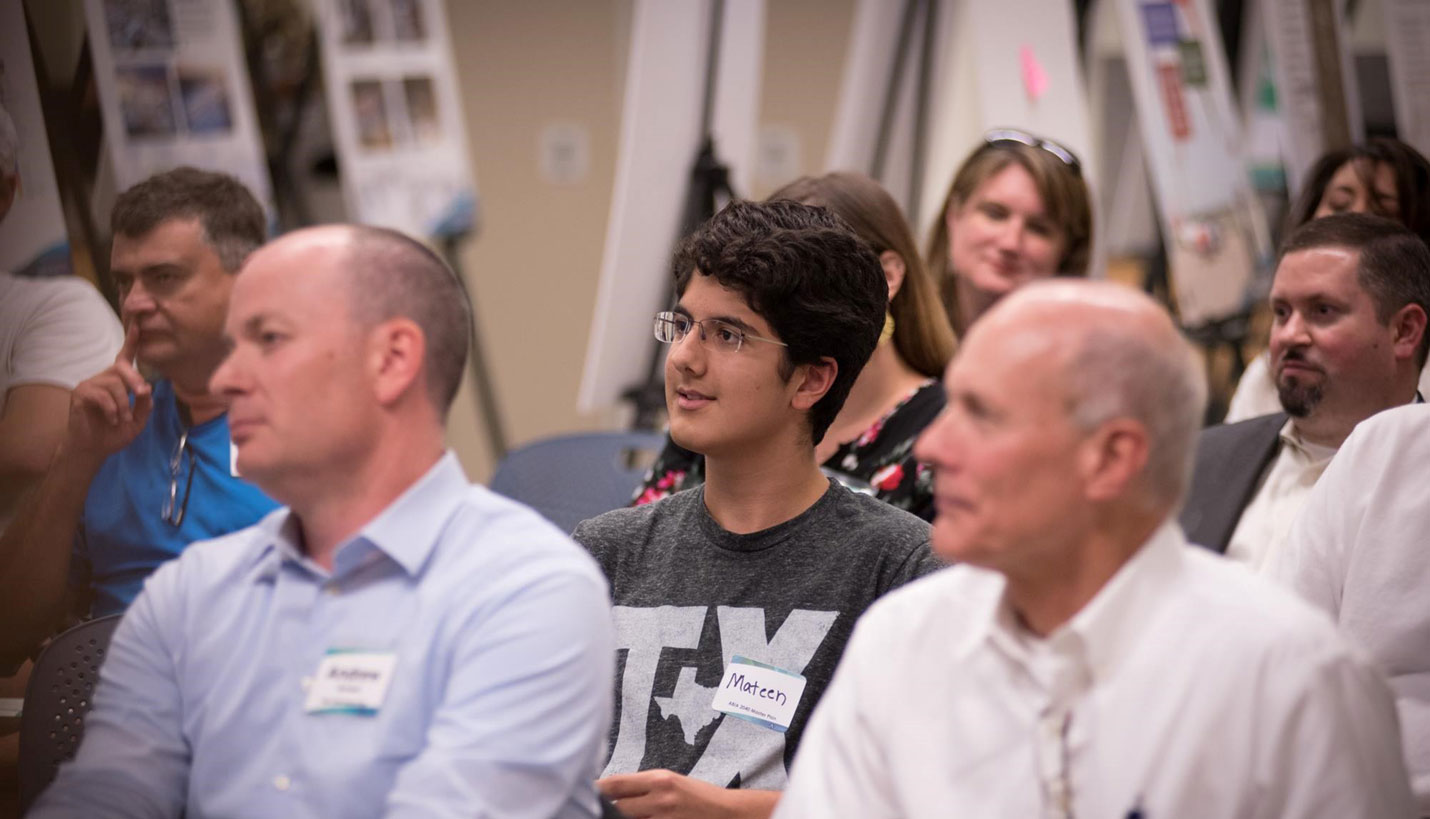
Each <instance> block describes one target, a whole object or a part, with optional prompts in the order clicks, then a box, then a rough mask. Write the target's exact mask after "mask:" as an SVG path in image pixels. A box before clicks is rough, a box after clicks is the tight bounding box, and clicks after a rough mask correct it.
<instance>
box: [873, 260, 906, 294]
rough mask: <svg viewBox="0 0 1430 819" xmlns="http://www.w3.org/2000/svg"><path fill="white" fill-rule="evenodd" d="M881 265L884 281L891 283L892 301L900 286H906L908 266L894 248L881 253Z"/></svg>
mask: <svg viewBox="0 0 1430 819" xmlns="http://www.w3.org/2000/svg"><path fill="white" fill-rule="evenodd" d="M879 266H880V267H882V268H884V281H885V282H886V283H888V285H889V301H890V302H892V301H893V300H894V296H895V295H896V294H897V293H898V292H899V288H900V287H903V286H904V276H906V275H908V272H909V269H908V266H907V265H905V264H904V257H903V256H900V255H899V254H897V253H895V252H894V251H892V250H886V251H884V252H883V253H880V254H879Z"/></svg>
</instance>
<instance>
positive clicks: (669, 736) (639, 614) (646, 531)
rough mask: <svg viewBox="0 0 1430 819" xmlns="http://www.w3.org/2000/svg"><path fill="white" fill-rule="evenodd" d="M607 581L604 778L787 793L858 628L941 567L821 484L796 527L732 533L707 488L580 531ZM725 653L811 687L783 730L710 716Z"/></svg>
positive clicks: (892, 520) (894, 529)
mask: <svg viewBox="0 0 1430 819" xmlns="http://www.w3.org/2000/svg"><path fill="white" fill-rule="evenodd" d="M572 537H574V538H575V539H576V541H577V542H578V543H580V544H582V545H584V546H585V547H586V548H587V549H590V550H591V553H592V554H593V555H595V557H596V560H597V561H599V562H600V564H601V568H602V569H604V570H605V572H606V577H607V578H609V579H610V581H611V596H612V598H613V599H614V603H615V610H614V614H615V620H616V647H617V649H618V653H617V660H616V663H617V664H616V714H615V720H614V722H613V724H612V727H611V743H612V754H611V759H610V762H609V763H608V764H607V766H606V770H605V772H604V773H603V774H602V775H603V776H605V775H609V774H614V773H630V772H632V771H638V770H647V769H651V768H668V769H670V770H672V771H675V772H676V773H681V774H686V775H689V776H692V777H695V778H696V779H701V780H703V781H706V782H710V783H713V784H716V785H720V786H722V787H744V788H767V789H773V790H780V789H783V787H784V784H785V779H786V770H787V769H788V766H789V763H790V761H791V760H792V759H793V757H794V751H795V748H796V747H797V746H798V745H799V738H800V734H801V733H802V732H803V730H804V725H805V723H806V722H807V721H808V719H809V715H810V713H811V711H812V710H813V709H814V705H815V703H816V702H817V701H818V700H819V698H820V696H821V695H822V694H823V693H824V688H825V686H827V685H828V684H829V679H830V677H831V676H832V675H833V673H834V667H835V665H837V664H838V662H839V657H840V655H841V654H842V653H843V651H844V644H845V643H846V642H847V641H848V640H849V635H850V633H851V631H852V630H853V627H854V621H855V620H856V619H858V617H859V615H860V614H862V613H863V612H864V610H865V609H866V608H868V607H869V604H871V603H873V602H874V600H875V599H877V598H878V597H879V596H880V595H882V594H884V593H885V592H887V591H889V590H890V589H893V588H896V587H898V586H900V585H903V584H904V583H907V582H909V581H910V580H913V579H915V578H917V577H920V576H922V575H924V574H927V573H928V572H931V571H933V570H935V569H937V568H939V567H940V566H941V565H942V564H940V563H939V562H938V561H937V560H936V559H935V558H934V557H933V555H932V554H931V553H930V552H929V545H928V543H929V525H928V524H927V523H925V522H924V521H922V520H920V519H919V518H917V517H915V516H913V515H911V514H909V513H908V512H904V511H902V510H900V509H895V508H893V507H892V506H888V505H887V504H884V503H882V502H880V501H877V500H874V499H873V498H870V497H866V496H864V495H859V494H856V493H853V492H851V491H849V490H847V489H845V488H843V487H842V486H840V485H839V484H837V483H834V482H832V481H831V483H830V487H829V490H828V491H826V492H825V493H824V495H823V496H822V497H820V499H819V500H818V501H816V502H815V504H814V505H813V506H811V507H810V508H809V509H807V510H805V511H804V512H803V513H801V514H800V515H799V516H797V517H795V518H793V519H791V520H788V521H785V522H784V523H781V524H779V525H778V526H773V527H771V528H769V529H765V530H764V531H761V532H755V533H752V534H747V535H737V534H733V533H731V532H728V531H726V530H725V529H723V528H721V527H720V525H719V524H718V523H716V522H715V519H714V518H712V517H710V513H709V512H708V511H707V510H706V508H705V495H704V487H697V488H694V489H689V490H686V491H684V492H679V493H677V494H675V495H672V496H670V497H668V498H666V499H664V500H662V501H659V502H656V503H653V504H648V505H646V506H639V507H636V508H634V509H617V510H615V511H614V512H608V513H606V514H604V515H601V516H600V517H597V518H592V519H591V520H588V521H585V522H584V523H582V524H580V525H579V526H577V527H576V531H575V532H573V533H572ZM735 655H741V656H744V657H747V658H749V659H752V660H756V661H759V662H762V663H769V664H770V665H774V666H777V667H778V668H781V669H784V670H786V671H791V672H794V673H796V674H802V675H804V677H805V678H806V679H807V680H808V682H807V684H806V686H805V689H804V694H803V696H802V697H801V698H800V702H799V705H798V707H797V708H796V710H795V714H794V718H793V721H792V722H791V724H790V728H789V731H788V732H787V733H783V734H782V733H779V732H778V731H775V730H773V729H770V728H766V727H763V726H760V725H757V724H755V723H753V722H749V721H746V720H744V719H740V718H738V717H732V716H728V715H725V714H722V713H720V712H717V711H715V710H713V709H712V708H711V703H712V701H713V700H714V697H715V693H716V689H717V688H718V686H719V685H720V681H721V679H722V678H723V676H724V671H725V664H726V662H728V661H729V659H730V658H731V657H733V656H735Z"/></svg>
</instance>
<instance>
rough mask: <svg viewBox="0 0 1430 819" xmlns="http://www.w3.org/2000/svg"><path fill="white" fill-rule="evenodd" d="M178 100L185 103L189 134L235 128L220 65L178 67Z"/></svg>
mask: <svg viewBox="0 0 1430 819" xmlns="http://www.w3.org/2000/svg"><path fill="white" fill-rule="evenodd" d="M178 70H179V97H180V98H181V99H182V100H183V103H184V122H185V123H186V124H187V125H188V130H189V132H190V133H194V134H214V133H227V132H228V131H230V130H232V129H233V114H232V109H231V108H230V106H229V101H228V89H227V87H225V85H224V73H223V69H222V68H219V67H218V66H192V65H181V66H179V69H178Z"/></svg>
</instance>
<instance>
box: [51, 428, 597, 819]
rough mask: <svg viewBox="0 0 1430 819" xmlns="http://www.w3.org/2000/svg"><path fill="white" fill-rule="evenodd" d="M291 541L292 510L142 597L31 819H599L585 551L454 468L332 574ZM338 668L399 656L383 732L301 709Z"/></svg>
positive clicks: (188, 558) (343, 553) (591, 597)
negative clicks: (351, 653) (322, 667)
mask: <svg viewBox="0 0 1430 819" xmlns="http://www.w3.org/2000/svg"><path fill="white" fill-rule="evenodd" d="M297 531H298V530H297V520H296V518H295V517H294V516H293V514H292V513H291V512H290V511H289V510H288V509H286V508H285V509H280V510H278V511H276V512H273V513H272V514H270V515H268V516H267V517H265V518H264V519H263V520H262V521H260V522H259V523H258V524H257V525H255V526H253V527H250V528H248V529H245V530H243V531H240V532H236V533H234V534H232V535H228V536H226V537H222V538H218V539H215V540H211V541H206V542H204V543H199V544H195V545H194V546H192V547H190V548H188V549H186V550H185V551H184V552H183V554H182V555H181V556H180V557H179V558H178V559H177V560H174V561H172V562H170V563H167V564H165V565H164V566H163V567H161V568H160V569H159V570H158V571H157V572H156V573H155V574H154V575H153V576H152V577H151V578H150V579H149V580H148V581H147V582H146V584H145V588H144V591H143V593H141V594H140V595H139V597H138V598H137V599H136V600H135V602H134V605H133V606H132V607H131V608H130V609H129V612H128V613H127V614H126V615H125V618H124V620H123V622H121V623H120V626H119V629H118V630H117V631H116V633H115V636H114V642H113V643H112V645H111V648H110V651H109V656H108V658H107V659H106V661H105V663H104V667H103V669H102V670H101V673H100V682H99V686H98V689H97V691H96V692H95V698H94V710H93V711H91V712H90V714H89V717H88V718H87V720H86V722H85V738H84V742H83V744H82V746H81V747H80V751H79V754H78V756H77V757H76V759H75V760H74V761H73V762H71V763H69V764H68V765H66V766H64V767H63V768H62V769H61V770H60V773H59V776H58V778H57V779H56V781H55V783H54V784H53V785H52V786H51V787H50V789H49V790H48V791H46V792H45V794H44V795H43V797H42V798H41V799H40V801H39V803H38V804H37V807H36V808H35V810H34V811H33V812H32V813H31V814H30V815H31V816H34V817H59V816H65V817H68V816H93V817H109V816H125V817H140V816H144V817H148V816H164V817H172V816H179V815H180V814H181V813H182V814H183V815H185V816H186V817H188V819H201V817H246V816H251V817H276V816H282V817H365V816H387V817H399V816H411V817H416V816H422V817H446V816H467V817H498V816H500V817H543V818H545V817H578V816H595V815H596V813H597V805H596V795H595V789H594V786H593V780H594V778H595V776H596V775H597V773H598V772H599V770H600V763H601V761H602V760H603V759H604V756H605V751H606V733H607V730H608V728H609V727H610V709H611V705H612V702H613V698H612V693H611V684H612V680H613V679H614V668H613V665H614V656H615V652H614V647H613V646H614V642H613V636H612V626H611V618H610V609H609V602H608V601H609V597H608V593H607V587H606V582H605V579H604V577H603V576H602V575H601V572H600V570H599V569H598V568H597V566H596V564H595V562H594V561H592V560H591V558H590V557H589V556H588V555H587V554H586V553H585V551H584V550H582V549H580V547H578V546H576V545H575V544H573V543H572V542H571V541H570V540H568V539H567V538H566V537H565V536H564V535H563V534H561V533H560V532H559V531H558V530H557V529H556V528H555V527H553V526H551V525H550V524H548V523H546V522H545V521H544V520H542V519H541V518H539V517H538V516H537V515H536V514H535V513H534V512H532V511H530V510H528V509H526V508H525V507H523V506H520V505H519V504H516V503H514V502H512V501H509V500H506V499H504V498H501V497H498V496H496V495H494V494H492V493H490V492H488V491H487V490H486V489H483V488H481V487H477V486H471V485H470V484H468V482H467V480H466V478H465V476H464V475H463V474H462V470H461V467H460V465H458V463H457V460H456V458H455V456H454V455H452V454H451V453H448V454H447V455H445V456H444V457H443V458H442V459H441V460H440V461H439V462H438V463H437V464H436V465H435V466H433V467H432V469H431V470H430V471H429V472H428V473H427V474H426V475H425V476H424V477H423V478H422V479H421V480H419V481H418V482H417V483H416V484H414V485H413V486H412V487H410V488H409V489H408V490H407V492H406V493H404V494H403V495H402V497H400V498H399V499H398V500H396V501H395V502H394V503H393V504H392V505H391V506H389V507H388V508H387V509H386V510H384V511H383V512H382V513H381V514H380V515H378V516H377V517H376V518H374V519H373V520H372V521H370V522H369V523H368V524H367V525H366V526H365V527H363V529H362V531H361V532H359V533H358V534H357V535H356V536H354V537H353V538H352V539H351V540H349V541H347V542H346V543H344V544H343V545H342V546H340V547H339V549H338V550H337V552H336V553H335V557H334V567H333V571H332V572H331V573H329V572H327V571H325V570H323V569H322V568H321V567H319V566H318V565H317V564H315V563H313V562H312V561H311V560H308V559H307V558H306V557H304V556H303V554H302V552H301V550H300V548H299V546H298V539H297ZM330 649H357V650H363V651H369V652H380V653H381V652H391V653H392V654H394V655H395V656H396V670H395V671H394V673H393V677H392V682H391V685H390V687H389V688H388V690H387V694H386V698H385V699H384V701H383V703H382V705H381V707H380V708H379V709H378V712H377V713H376V714H375V715H372V716H363V715H358V714H351V713H308V712H307V710H306V709H305V702H306V699H307V695H308V688H309V687H310V686H311V685H312V679H311V677H312V675H313V674H314V672H315V671H316V670H317V668H318V665H319V663H320V662H321V661H322V660H323V658H324V656H325V654H327V652H328V651H329V650H330Z"/></svg>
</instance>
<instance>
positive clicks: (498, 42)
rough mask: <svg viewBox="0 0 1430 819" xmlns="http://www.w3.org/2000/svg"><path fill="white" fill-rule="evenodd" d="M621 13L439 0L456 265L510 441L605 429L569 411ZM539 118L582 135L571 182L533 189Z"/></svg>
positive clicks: (597, 7)
mask: <svg viewBox="0 0 1430 819" xmlns="http://www.w3.org/2000/svg"><path fill="white" fill-rule="evenodd" d="M630 5H631V4H630V2H629V0H606V1H604V2H603V1H601V0H530V1H528V2H520V1H519V0H480V2H472V1H471V0H448V2H447V14H448V15H449V21H448V22H449V25H450V28H451V34H452V45H453V50H454V51H455V58H456V68H457V72H458V75H459V77H460V78H461V92H462V105H463V108H464V114H465V116H466V122H467V134H468V138H469V140H470V142H471V154H472V167H473V168H474V171H475V173H476V179H477V190H478V192H479V194H480V202H481V206H480V213H481V229H480V232H479V234H478V235H477V237H476V239H475V240H472V241H471V242H469V243H468V245H467V246H466V248H465V252H464V253H463V254H462V265H463V267H464V269H465V273H466V276H467V281H468V284H469V287H470V288H471V291H472V293H473V297H474V300H475V302H476V307H477V321H478V331H479V332H480V334H481V337H482V340H483V343H484V344H485V347H486V351H487V358H488V360H489V362H490V370H491V377H492V380H493V382H494V384H495V388H496V392H497V396H498V399H499V401H500V407H499V410H500V412H501V413H502V415H503V421H504V423H505V427H506V431H507V437H508V440H509V442H511V443H512V444H514V445H515V444H520V443H522V442H526V441H529V440H531V439H533V438H537V437H541V436H544V435H551V434H555V433H558V432H564V431H571V430H578V429H590V428H597V427H600V426H602V425H603V423H604V422H605V419H602V418H599V417H583V416H581V415H580V414H578V413H577V412H576V408H575V407H576V388H577V385H578V383H579V381H580V377H581V366H582V363H583V361H584V357H585V353H586V334H587V332H588V330H589V325H590V321H591V305H592V304H593V302H594V300H595V294H596V278H597V276H598V274H599V272H600V261H601V250H602V246H603V244H604V239H605V230H606V211H607V210H608V208H609V206H610V197H611V186H612V179H613V174H614V170H615V156H616V141H617V137H618V134H619V123H620V112H621V94H622V90H623V87H624V72H625V56H624V55H625V51H626V48H625V43H626V40H627V37H628V30H629V19H630V18H629V15H630ZM553 122H570V123H578V124H581V125H584V126H585V127H586V128H587V129H588V131H589V133H590V147H591V151H590V157H591V161H590V171H589V174H588V175H587V177H586V179H585V180H584V181H583V182H580V183H578V184H572V185H564V186H557V185H553V184H550V183H548V182H545V181H543V180H542V178H541V174H540V172H539V166H538V152H537V139H538V136H539V134H540V132H541V130H542V128H543V127H544V126H546V125H548V124H549V123H553ZM468 381H469V382H470V378H469V379H468ZM475 407H476V399H475V397H474V396H473V394H472V393H471V391H470V384H467V385H464V387H463V391H462V393H461V394H459V395H458V396H457V402H456V407H455V408H454V410H453V413H452V417H451V421H450V424H449V427H450V430H451V431H450V433H449V439H450V441H451V443H452V445H453V446H454V447H455V448H456V449H457V451H458V453H459V454H460V455H461V458H462V461H463V464H464V465H465V466H466V469H467V472H468V474H469V475H470V476H471V477H472V478H473V479H474V480H479V481H480V480H485V479H486V478H487V477H489V476H490V473H491V468H492V466H493V462H492V458H491V453H490V451H489V448H488V447H487V446H486V439H485V432H484V428H483V427H481V426H480V421H479V417H478V415H477V412H476V409H475Z"/></svg>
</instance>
